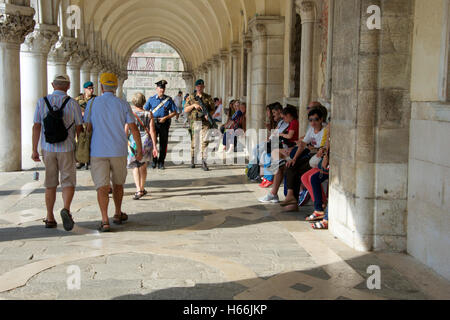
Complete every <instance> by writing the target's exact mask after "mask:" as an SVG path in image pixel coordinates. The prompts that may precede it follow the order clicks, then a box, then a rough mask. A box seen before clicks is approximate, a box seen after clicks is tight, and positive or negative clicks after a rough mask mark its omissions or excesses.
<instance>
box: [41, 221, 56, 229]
mask: <svg viewBox="0 0 450 320" xmlns="http://www.w3.org/2000/svg"><path fill="white" fill-rule="evenodd" d="M43 222H44V223H45V228H46V229H56V228H57V227H58V223H57V222H56V221H48V220H44V221H43Z"/></svg>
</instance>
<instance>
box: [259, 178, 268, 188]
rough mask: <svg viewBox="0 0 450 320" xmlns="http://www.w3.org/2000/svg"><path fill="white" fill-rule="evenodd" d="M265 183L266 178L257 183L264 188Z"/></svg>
mask: <svg viewBox="0 0 450 320" xmlns="http://www.w3.org/2000/svg"><path fill="white" fill-rule="evenodd" d="M266 183H267V180H266V178H263V180H262V182H261V184H260V185H259V187H261V188H265V187H264V185H265V184H266Z"/></svg>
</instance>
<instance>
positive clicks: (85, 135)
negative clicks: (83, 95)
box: [75, 97, 95, 163]
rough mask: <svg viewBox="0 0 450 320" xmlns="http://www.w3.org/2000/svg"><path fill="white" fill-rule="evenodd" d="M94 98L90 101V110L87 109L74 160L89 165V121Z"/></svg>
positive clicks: (90, 129) (90, 127)
mask: <svg viewBox="0 0 450 320" xmlns="http://www.w3.org/2000/svg"><path fill="white" fill-rule="evenodd" d="M94 100H95V97H94V98H93V99H92V103H91V108H90V109H89V115H88V119H87V120H88V121H87V123H86V124H85V125H84V130H83V132H81V133H80V135H79V136H78V140H77V145H76V152H75V158H76V160H77V162H79V163H89V161H90V160H91V139H92V125H91V124H90V123H89V122H90V120H91V114H92V108H93V107H94Z"/></svg>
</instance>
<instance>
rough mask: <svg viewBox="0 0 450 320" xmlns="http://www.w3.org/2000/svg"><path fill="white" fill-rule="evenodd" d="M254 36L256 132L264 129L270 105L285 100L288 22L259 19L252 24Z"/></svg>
mask: <svg viewBox="0 0 450 320" xmlns="http://www.w3.org/2000/svg"><path fill="white" fill-rule="evenodd" d="M249 28H250V31H251V34H252V42H253V46H252V57H251V60H252V79H251V80H252V81H251V82H252V94H251V101H252V128H255V129H262V128H264V127H265V125H264V124H265V121H266V112H265V109H266V105H267V104H269V103H272V102H275V101H281V100H282V98H283V87H284V46H283V44H284V32H285V30H284V20H283V18H281V17H275V16H258V17H255V18H253V19H252V20H250V22H249Z"/></svg>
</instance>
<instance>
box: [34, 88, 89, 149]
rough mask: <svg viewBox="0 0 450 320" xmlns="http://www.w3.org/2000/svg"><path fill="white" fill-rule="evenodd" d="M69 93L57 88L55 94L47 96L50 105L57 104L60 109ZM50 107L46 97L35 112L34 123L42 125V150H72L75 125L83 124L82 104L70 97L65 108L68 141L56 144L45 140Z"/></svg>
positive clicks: (38, 104) (39, 102)
mask: <svg viewBox="0 0 450 320" xmlns="http://www.w3.org/2000/svg"><path fill="white" fill-rule="evenodd" d="M66 98H67V94H66V93H65V92H63V91H59V90H56V91H55V92H53V94H51V95H49V96H47V99H48V101H49V102H50V105H51V106H52V107H53V106H55V107H56V109H55V110H58V109H59V108H61V106H62V104H63V102H64V101H65V100H66ZM47 114H48V108H47V104H46V103H45V101H44V98H42V99H39V101H38V103H37V106H36V111H35V113H34V123H39V124H41V126H42V131H41V150H44V151H47V152H70V151H74V150H75V132H76V130H75V127H76V126H79V125H82V124H83V118H82V116H81V109H80V105H79V104H78V103H77V102H76V101H75V100H74V99H70V101H69V102H68V103H67V105H66V107H65V108H64V120H63V121H64V124H65V126H66V128H69V127H70V126H72V127H71V128H70V129H69V137H68V138H67V139H66V141H64V142H61V143H56V144H50V143H47V141H45V134H44V132H45V128H44V119H45V117H47Z"/></svg>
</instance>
